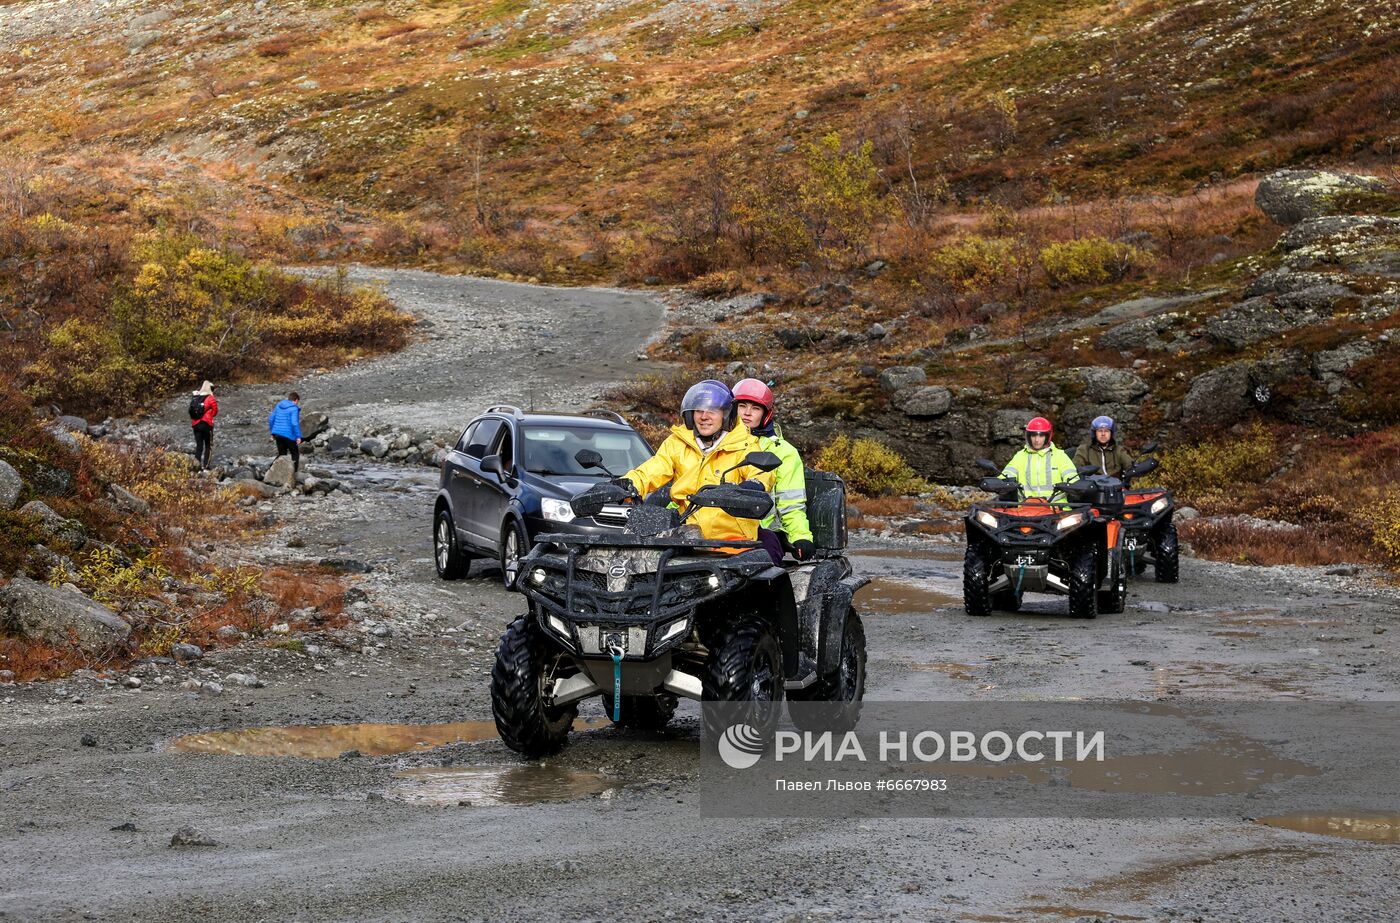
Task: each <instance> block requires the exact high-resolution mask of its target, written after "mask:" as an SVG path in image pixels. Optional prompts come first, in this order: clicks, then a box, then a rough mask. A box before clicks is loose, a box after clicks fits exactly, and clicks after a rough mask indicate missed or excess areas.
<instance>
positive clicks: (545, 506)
mask: <svg viewBox="0 0 1400 923" xmlns="http://www.w3.org/2000/svg"><path fill="white" fill-rule="evenodd" d="M540 512H541V513H543V514H544V518H545V519H548V520H549V521H550V522H573V521H574V510H573V507H571V506H569V501H568V500H552V499H550V498H548V497H546V498H545V499H543V500H541V501H540Z"/></svg>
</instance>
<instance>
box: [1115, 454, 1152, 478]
mask: <svg viewBox="0 0 1400 923" xmlns="http://www.w3.org/2000/svg"><path fill="white" fill-rule="evenodd" d="M1156 470H1157V459H1155V458H1143V459H1139V460H1138V461H1135V462H1133V463H1132V464H1131V465H1129V466H1128V470H1127V471H1125V472H1123V474H1124V476H1125V477H1128V478H1140V477H1142V476H1143V475H1144V474H1149V473H1151V472H1153V471H1156Z"/></svg>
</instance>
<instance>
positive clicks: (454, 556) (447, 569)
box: [433, 509, 472, 580]
mask: <svg viewBox="0 0 1400 923" xmlns="http://www.w3.org/2000/svg"><path fill="white" fill-rule="evenodd" d="M433 563H435V564H436V565H437V574H438V576H439V577H441V578H442V579H443V580H461V579H462V578H463V577H465V576H466V575H467V570H468V569H470V568H471V563H472V562H471V555H469V554H467V553H466V552H465V551H463V550H462V546H461V545H460V544H459V543H458V542H457V530H456V529H454V528H453V527H452V514H451V513H450V512H448V511H447V510H446V509H442V510H439V511H438V514H437V517H436V518H435V519H434V520H433Z"/></svg>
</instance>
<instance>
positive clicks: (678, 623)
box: [656, 618, 690, 644]
mask: <svg viewBox="0 0 1400 923" xmlns="http://www.w3.org/2000/svg"><path fill="white" fill-rule="evenodd" d="M688 627H690V619H689V618H680V619H676V620H675V621H674V622H672V623H670V624H669V625H667V626H666V627H664V628H662V629H661V636H660V637H659V638H657V639H656V643H658V644H660V643H661V642H662V641H670V640H671V639H672V638H674V637H676V635H679V634H681V633H682V632H684V631H685V630H686V628H688Z"/></svg>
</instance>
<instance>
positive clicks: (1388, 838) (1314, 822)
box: [1259, 812, 1400, 846]
mask: <svg viewBox="0 0 1400 923" xmlns="http://www.w3.org/2000/svg"><path fill="white" fill-rule="evenodd" d="M1259 823H1261V824H1263V825H1264V826H1266V827H1278V828H1279V829H1281V830H1296V831H1298V832H1299V833H1317V834H1321V835H1323V836H1336V837H1342V838H1344V839H1348V840H1365V841H1366V842H1368V843H1386V844H1388V845H1390V846H1400V814H1368V813H1361V812H1358V813H1355V814H1304V813H1298V814H1276V815H1273V816H1272V817H1261V818H1259Z"/></svg>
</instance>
